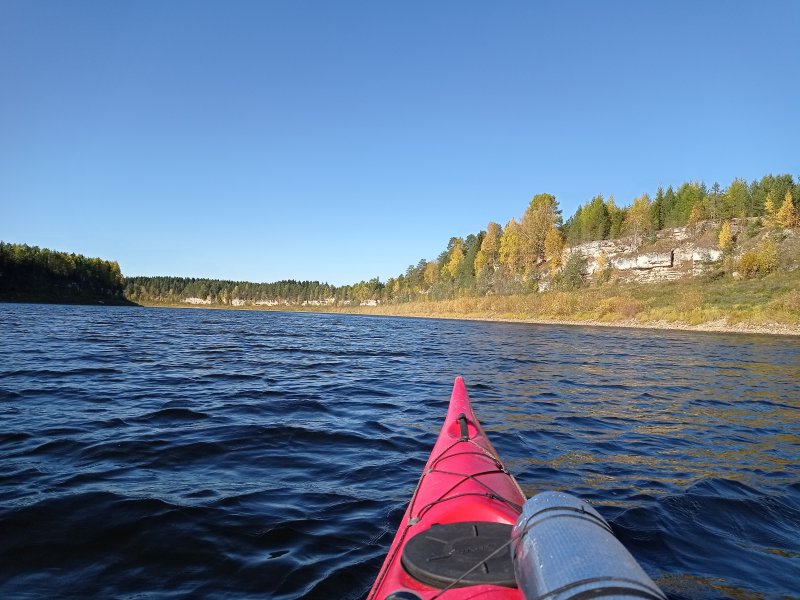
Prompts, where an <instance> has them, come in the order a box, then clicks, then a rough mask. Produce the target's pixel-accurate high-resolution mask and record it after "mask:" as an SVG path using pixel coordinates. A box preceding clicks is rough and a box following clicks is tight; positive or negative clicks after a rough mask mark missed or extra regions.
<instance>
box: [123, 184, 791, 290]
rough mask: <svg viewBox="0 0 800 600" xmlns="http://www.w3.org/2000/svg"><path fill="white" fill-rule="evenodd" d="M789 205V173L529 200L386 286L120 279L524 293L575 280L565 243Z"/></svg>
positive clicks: (772, 216)
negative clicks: (617, 195)
mask: <svg viewBox="0 0 800 600" xmlns="http://www.w3.org/2000/svg"><path fill="white" fill-rule="evenodd" d="M798 200H800V183H795V182H794V180H793V178H792V176H791V175H778V176H773V175H767V176H765V177H763V178H762V179H761V180H759V181H754V182H752V183H749V184H748V183H746V182H745V181H744V180H742V179H736V180H734V181H733V182H732V183H731V184H730V185H729V186H728V187H726V188H722V187H721V186H720V185H719V184H718V183H715V184H713V185H712V186H711V187H708V186H706V185H705V184H704V183H697V182H694V183H689V182H687V183H683V184H682V185H680V186H679V187H678V188H677V189H676V188H673V187H671V186H670V187H668V188H667V189H666V190H665V189H663V188H659V189H658V190H657V191H656V193H655V194H654V195H653V196H650V195H649V194H642V195H641V196H640V197H638V198H634V199H633V200H632V202H631V203H630V204H629V205H627V206H618V205H617V204H616V202H615V200H614V198H613V197H609V198H604V197H603V196H602V195H598V196H595V197H594V198H592V199H591V200H589V201H587V202H586V203H585V204H583V205H582V206H580V207H579V208H578V209H577V210H576V211H575V214H574V215H572V216H571V217H570V218H569V219H567V220H566V221H563V219H562V215H561V209H560V207H559V203H558V200H557V199H556V197H555V196H553V195H551V194H538V195H536V196H534V197H533V199H532V200H531V202H530V203H529V205H528V207H527V208H526V210H525V211H524V213H523V214H522V215H521V217H520V218H519V219H517V218H512V219H511V220H509V221H508V223H506V224H505V225H504V226H501V225H500V224H498V223H494V222H491V223H489V224H488V225H487V227H486V230H484V231H479V232H477V233H474V234H470V235H467V236H466V237H452V238H450V240H449V242H448V244H447V247H446V248H445V249H444V250H443V251H442V252H441V253H440V254H439V256H438V257H436V258H435V259H433V260H427V259H422V260H420V261H419V262H418V263H417V264H416V265H411V266H409V267H408V269H406V272H405V273H403V274H401V275H398V276H397V277H391V278H389V279H388V280H387V281H386V282H385V283H384V282H381V281H379V280H378V279H377V278H375V279H371V280H369V281H362V282H360V283H357V284H354V285H347V286H332V285H329V284H326V283H320V282H317V281H291V280H289V281H279V282H275V283H249V282H243V281H220V280H210V279H195V278H184V277H130V278H127V279H126V281H125V295H126V296H127V297H128V298H130V299H131V300H133V301H135V302H142V303H185V302H186V301H187V300H188V299H192V300H191V301H193V302H196V303H200V302H202V303H209V304H217V305H236V304H247V305H254V304H255V305H259V304H261V305H270V304H277V305H281V304H286V303H288V304H292V305H303V304H306V305H349V304H362V303H372V302H381V303H396V302H409V301H416V300H422V299H431V300H445V299H451V298H457V297H463V296H485V295H487V294H500V295H506V294H513V293H525V292H530V291H533V290H535V289H537V288H538V282H539V280H540V279H541V278H542V277H551V278H552V279H553V281H554V282H555V283H558V282H559V281H561V280H563V281H565V282H568V281H571V280H573V279H574V278H575V277H576V276H577V277H580V272H576V270H578V269H579V268H580V266H579V265H575V264H573V265H570V264H567V265H562V264H561V257H562V254H563V250H564V247H565V246H567V245H576V244H580V243H583V242H588V241H595V240H604V239H613V238H619V237H623V236H632V237H633V238H634V239H638V240H639V243H642V242H644V241H646V239H647V237H648V236H650V235H652V234H654V233H655V232H656V231H658V230H660V229H664V228H672V227H680V226H684V225H688V224H692V223H696V222H699V221H702V220H709V219H711V220H716V221H724V220H726V219H733V218H744V217H762V218H763V219H764V222H765V223H767V222H768V221H772V222H774V223H776V224H782V225H784V226H787V227H788V226H792V225H791V224H789V223H790V222H792V219H794V218H795V217H793V216H791V215H796V213H797V209H798V207H797V203H798ZM787 207H790V208H791V211H789V212H787V211H788V208H787ZM790 213H791V214H790ZM782 215H784V216H782ZM785 215H789V216H785Z"/></svg>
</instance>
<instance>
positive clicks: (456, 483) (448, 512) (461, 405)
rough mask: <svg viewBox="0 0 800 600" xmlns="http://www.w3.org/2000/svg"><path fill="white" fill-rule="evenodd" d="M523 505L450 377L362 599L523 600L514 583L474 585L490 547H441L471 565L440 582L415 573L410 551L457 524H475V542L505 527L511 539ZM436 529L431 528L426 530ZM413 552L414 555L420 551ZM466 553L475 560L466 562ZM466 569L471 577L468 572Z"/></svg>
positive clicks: (462, 388) (458, 380) (459, 387)
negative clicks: (431, 438)
mask: <svg viewBox="0 0 800 600" xmlns="http://www.w3.org/2000/svg"><path fill="white" fill-rule="evenodd" d="M524 503H525V495H524V494H523V492H522V490H521V489H520V487H519V485H517V482H516V481H515V480H514V478H513V477H512V476H511V475H510V474H509V473H508V471H506V469H505V467H504V466H503V463H502V461H501V460H500V458H499V456H498V455H497V452H496V451H495V449H494V447H493V446H492V444H491V442H490V441H489V439H488V438H487V437H486V433H485V432H484V430H483V428H482V427H481V425H480V423H479V422H478V420H477V418H476V417H475V413H474V412H473V410H472V406H471V404H470V401H469V396H468V395H467V390H466V387H465V385H464V381H463V379H462V378H461V377H458V378H456V380H455V383H454V385H453V393H452V395H451V397H450V405H449V407H448V411H447V416H446V418H445V422H444V425H443V426H442V429H441V431H440V433H439V437H438V439H437V440H436V443H435V445H434V447H433V450H432V452H431V455H430V457H429V458H428V461H427V463H426V465H425V468H424V470H423V472H422V476H421V477H420V480H419V483H418V484H417V488H416V490H415V491H414V494H413V495H412V497H411V501H410V502H409V504H408V507H407V509H406V512H405V514H404V515H403V518H402V520H401V522H400V526H399V528H398V531H397V534H396V535H395V538H394V541H393V542H392V545H391V546H390V548H389V552H388V554H387V556H386V560H385V561H384V563H383V566H382V567H381V570H380V571H379V573H378V577H377V579H376V581H375V584H374V585H373V587H372V589H371V590H370V593H369V595H368V596H367V598H368V599H369V600H372V599H376V600H384V599H387V598H391V597H392V595H393V594H394V595H396V597H397V598H413V597H414V595H415V596H416V597H418V598H421V599H429V598H443V599H449V600H455V599H457V598H489V597H491V598H497V599H506V598H507V599H519V598H522V595H521V593H520V591H519V590H518V589H517V588H516V587H509V585H515V584H514V583H513V582H505V583H504V584H501V585H497V584H495V583H494V582H492V583H475V581H478V580H480V573H479V571H480V570H481V569H480V568H479V567H482V569H483V570H485V571H488V570H489V568H488V567H487V566H486V565H488V564H489V563H488V562H487V563H485V564H482V559H484V558H486V556H485V555H486V554H487V552H488V553H491V548H490V547H489V546H485V545H482V544H480V543H473V544H468V545H467V546H463V545H461V546H459V545H458V544H459V542H455V545H449V546H447V548H449V550H448V552H447V553H446V554H448V555H451V554H458V553H461V554H463V555H465V557H462V558H463V560H462V562H461V563H459V565H467V564H470V565H472V566H470V567H467V568H465V569H464V571H465V572H464V573H463V574H462V573H459V574H458V575H457V576H456V575H455V574H453V575H452V576H450V577H449V578H447V577H446V578H444V579H441V580H440V579H437V578H435V577H434V579H431V578H430V577H427V578H426V577H421V576H420V575H419V574H418V573H417V572H416V571H415V565H414V562H413V561H414V560H415V559H414V558H413V557H412V553H411V550H412V549H415V548H413V545H415V544H416V545H417V546H419V544H418V543H417V542H419V540H420V539H421V537H425V536H420V534H423V533H424V534H425V535H426V536H428V537H432V538H433V539H434V540H435V539H436V538H437V537H441V536H439V534H438V533H437V532H438V531H447V530H449V531H453V530H457V529H458V528H459V525H458V524H465V523H473V524H474V525H475V526H476V527H474V528H473V529H475V534H476V535H477V534H478V529H482V530H492V531H497V530H498V529H499V530H500V531H503V527H498V526H493V525H489V524H502V525H503V526H508V527H509V533H510V526H513V525H514V523H516V521H517V517H518V516H519V514H520V511H521V508H522V505H523V504H524ZM434 526H435V527H436V528H435V529H433V530H431V527H434ZM461 529H463V526H462V527H461ZM429 530H430V531H429ZM426 532H427V533H426ZM417 536H420V537H417ZM509 539H510V538H509ZM484 548H486V549H484ZM415 550H416V552H417V554H419V552H424V550H419V549H415ZM501 551H502V552H506V551H507V548H499V549H498V550H497V551H495V554H498V553H499V552H501ZM472 553H474V555H475V559H474V560H473V559H472V557H471V556H470V554H472ZM434 558H437V557H434ZM433 563H434V564H435V561H433ZM461 568H462V567H461V566H458V567H457V569H461ZM470 569H472V571H471V572H467V571H469V570H470ZM409 571H411V572H413V573H414V575H413V576H412V575H411V574H410V573H409ZM423 571H424V569H423ZM456 572H458V570H457V571H456ZM487 577H490V576H488V575H487ZM411 594H413V595H411Z"/></svg>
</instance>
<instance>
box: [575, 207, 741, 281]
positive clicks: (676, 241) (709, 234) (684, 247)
mask: <svg viewBox="0 0 800 600" xmlns="http://www.w3.org/2000/svg"><path fill="white" fill-rule="evenodd" d="M747 225H748V220H745V219H742V220H740V221H735V222H733V224H732V229H733V231H734V234H739V235H741V233H742V232H743V231H744V229H745V228H746V227H747ZM718 236H719V223H716V222H711V221H704V222H702V223H698V224H696V225H688V226H686V227H677V228H675V229H662V230H661V231H658V232H656V233H653V234H650V235H649V237H647V236H642V237H639V238H636V237H626V238H620V239H616V240H602V241H595V242H586V243H584V244H579V245H577V246H572V247H569V248H566V249H565V250H564V254H563V256H562V259H563V260H562V264H565V263H566V262H567V260H568V259H569V257H570V256H571V255H573V254H576V253H580V254H581V255H582V256H583V257H584V258H585V259H586V269H585V271H584V274H586V275H596V274H599V272H600V271H602V270H604V269H606V268H610V269H611V270H612V271H611V272H612V273H613V274H614V276H615V277H616V278H618V279H619V280H621V281H635V282H640V283H648V282H656V281H671V280H675V279H680V278H682V277H691V276H698V275H702V274H703V273H705V272H706V271H707V270H708V269H709V268H712V267H713V266H714V265H715V264H717V263H718V261H719V260H720V259H721V258H722V252H721V251H720V250H719V248H718V247H717V246H718V243H719V242H718Z"/></svg>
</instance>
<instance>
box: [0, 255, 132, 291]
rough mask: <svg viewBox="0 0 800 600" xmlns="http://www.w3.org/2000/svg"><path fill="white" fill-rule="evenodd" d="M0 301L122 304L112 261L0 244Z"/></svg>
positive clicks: (119, 280)
mask: <svg viewBox="0 0 800 600" xmlns="http://www.w3.org/2000/svg"><path fill="white" fill-rule="evenodd" d="M0 300H6V301H9V300H10V301H30V302H98V301H102V302H107V303H117V304H118V303H124V302H125V299H124V297H123V278H122V273H121V272H120V269H119V265H118V264H117V263H116V262H115V261H108V260H102V259H100V258H87V257H86V256H81V255H80V254H68V253H66V252H57V251H55V250H48V249H47V248H39V247H37V246H28V245H27V244H8V243H5V242H0Z"/></svg>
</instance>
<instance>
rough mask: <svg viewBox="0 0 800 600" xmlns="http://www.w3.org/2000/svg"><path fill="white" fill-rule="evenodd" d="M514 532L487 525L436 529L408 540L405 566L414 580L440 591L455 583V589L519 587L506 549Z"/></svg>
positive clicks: (509, 527) (453, 526)
mask: <svg viewBox="0 0 800 600" xmlns="http://www.w3.org/2000/svg"><path fill="white" fill-rule="evenodd" d="M511 530H512V526H511V525H506V524H505V523H489V522H484V521H473V522H468V523H450V524H447V525H433V526H432V527H430V528H429V529H426V530H425V531H422V532H420V533H418V534H417V535H415V536H414V537H412V538H411V539H410V540H408V543H407V544H406V546H405V548H404V549H403V555H402V564H403V567H404V568H405V570H406V572H407V573H408V574H409V575H411V576H412V577H413V578H414V579H416V580H417V581H419V582H421V583H424V584H426V585H430V586H432V587H436V588H439V589H441V588H444V587H447V586H448V585H450V584H452V583H453V582H455V581H458V583H456V584H455V585H454V586H453V587H466V586H470V585H482V584H491V585H500V586H504V587H512V588H513V587H517V582H516V580H515V579H514V564H513V562H512V560H511V549H510V545H506V546H505V547H504V548H502V547H503V545H504V544H508V541H509V540H510V539H511ZM500 548H502V550H500V551H499V552H497V553H496V554H493V553H494V552H496V551H497V550H498V549H500ZM490 555H492V556H491V558H487V557H489V556H490ZM476 565H477V567H476V568H473V567H475V566H476ZM470 569H472V570H470ZM467 571H469V573H468V574H466V575H465V573H467ZM462 576H463V577H462ZM459 578H461V579H460V580H459Z"/></svg>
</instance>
